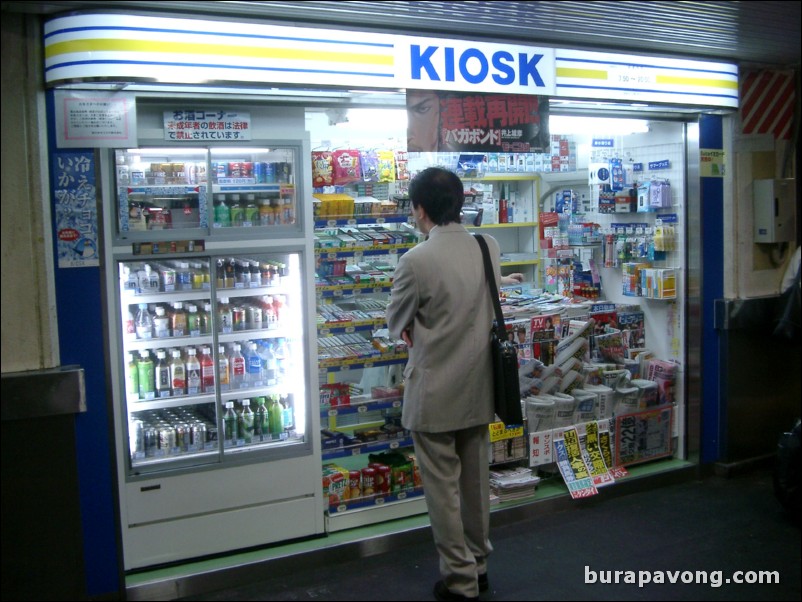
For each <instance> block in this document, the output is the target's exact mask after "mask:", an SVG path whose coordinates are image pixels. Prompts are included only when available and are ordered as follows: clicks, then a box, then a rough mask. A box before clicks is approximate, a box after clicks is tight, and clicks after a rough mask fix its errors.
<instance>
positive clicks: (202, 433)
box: [192, 422, 206, 451]
mask: <svg viewBox="0 0 802 602" xmlns="http://www.w3.org/2000/svg"><path fill="white" fill-rule="evenodd" d="M204 447H206V425H205V424H204V423H203V422H196V423H195V424H193V425H192V449H194V450H197V451H201V450H202V449H203V448H204Z"/></svg>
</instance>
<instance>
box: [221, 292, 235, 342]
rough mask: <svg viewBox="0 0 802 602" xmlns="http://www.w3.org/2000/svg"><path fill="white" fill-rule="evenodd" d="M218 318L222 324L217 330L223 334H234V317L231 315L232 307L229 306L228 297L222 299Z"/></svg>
mask: <svg viewBox="0 0 802 602" xmlns="http://www.w3.org/2000/svg"><path fill="white" fill-rule="evenodd" d="M217 318H218V321H219V322H220V323H219V325H218V326H217V330H218V331H219V332H222V333H223V334H228V333H230V332H233V329H234V316H233V314H232V313H231V306H230V305H229V304H228V297H220V305H218V306H217Z"/></svg>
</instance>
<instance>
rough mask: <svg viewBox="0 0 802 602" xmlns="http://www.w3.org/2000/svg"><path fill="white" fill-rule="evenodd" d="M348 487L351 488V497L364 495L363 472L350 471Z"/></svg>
mask: <svg viewBox="0 0 802 602" xmlns="http://www.w3.org/2000/svg"><path fill="white" fill-rule="evenodd" d="M348 487H349V489H350V490H351V491H350V495H349V496H348V497H349V498H350V499H352V500H353V499H355V498H358V497H362V473H361V472H360V471H358V470H351V471H349V472H348Z"/></svg>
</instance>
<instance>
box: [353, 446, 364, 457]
mask: <svg viewBox="0 0 802 602" xmlns="http://www.w3.org/2000/svg"><path fill="white" fill-rule="evenodd" d="M351 455H352V456H361V455H362V449H361V448H359V447H357V448H355V449H352V450H351Z"/></svg>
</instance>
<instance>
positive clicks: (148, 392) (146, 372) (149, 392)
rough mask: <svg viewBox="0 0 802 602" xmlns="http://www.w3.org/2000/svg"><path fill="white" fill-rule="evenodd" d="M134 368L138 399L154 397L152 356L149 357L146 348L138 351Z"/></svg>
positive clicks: (154, 379)
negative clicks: (137, 380)
mask: <svg viewBox="0 0 802 602" xmlns="http://www.w3.org/2000/svg"><path fill="white" fill-rule="evenodd" d="M136 369H137V373H138V374H137V377H138V379H139V399H154V398H155V397H156V374H155V371H154V369H153V358H151V357H150V351H148V350H147V349H143V350H142V351H140V352H139V362H137V365H136Z"/></svg>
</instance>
